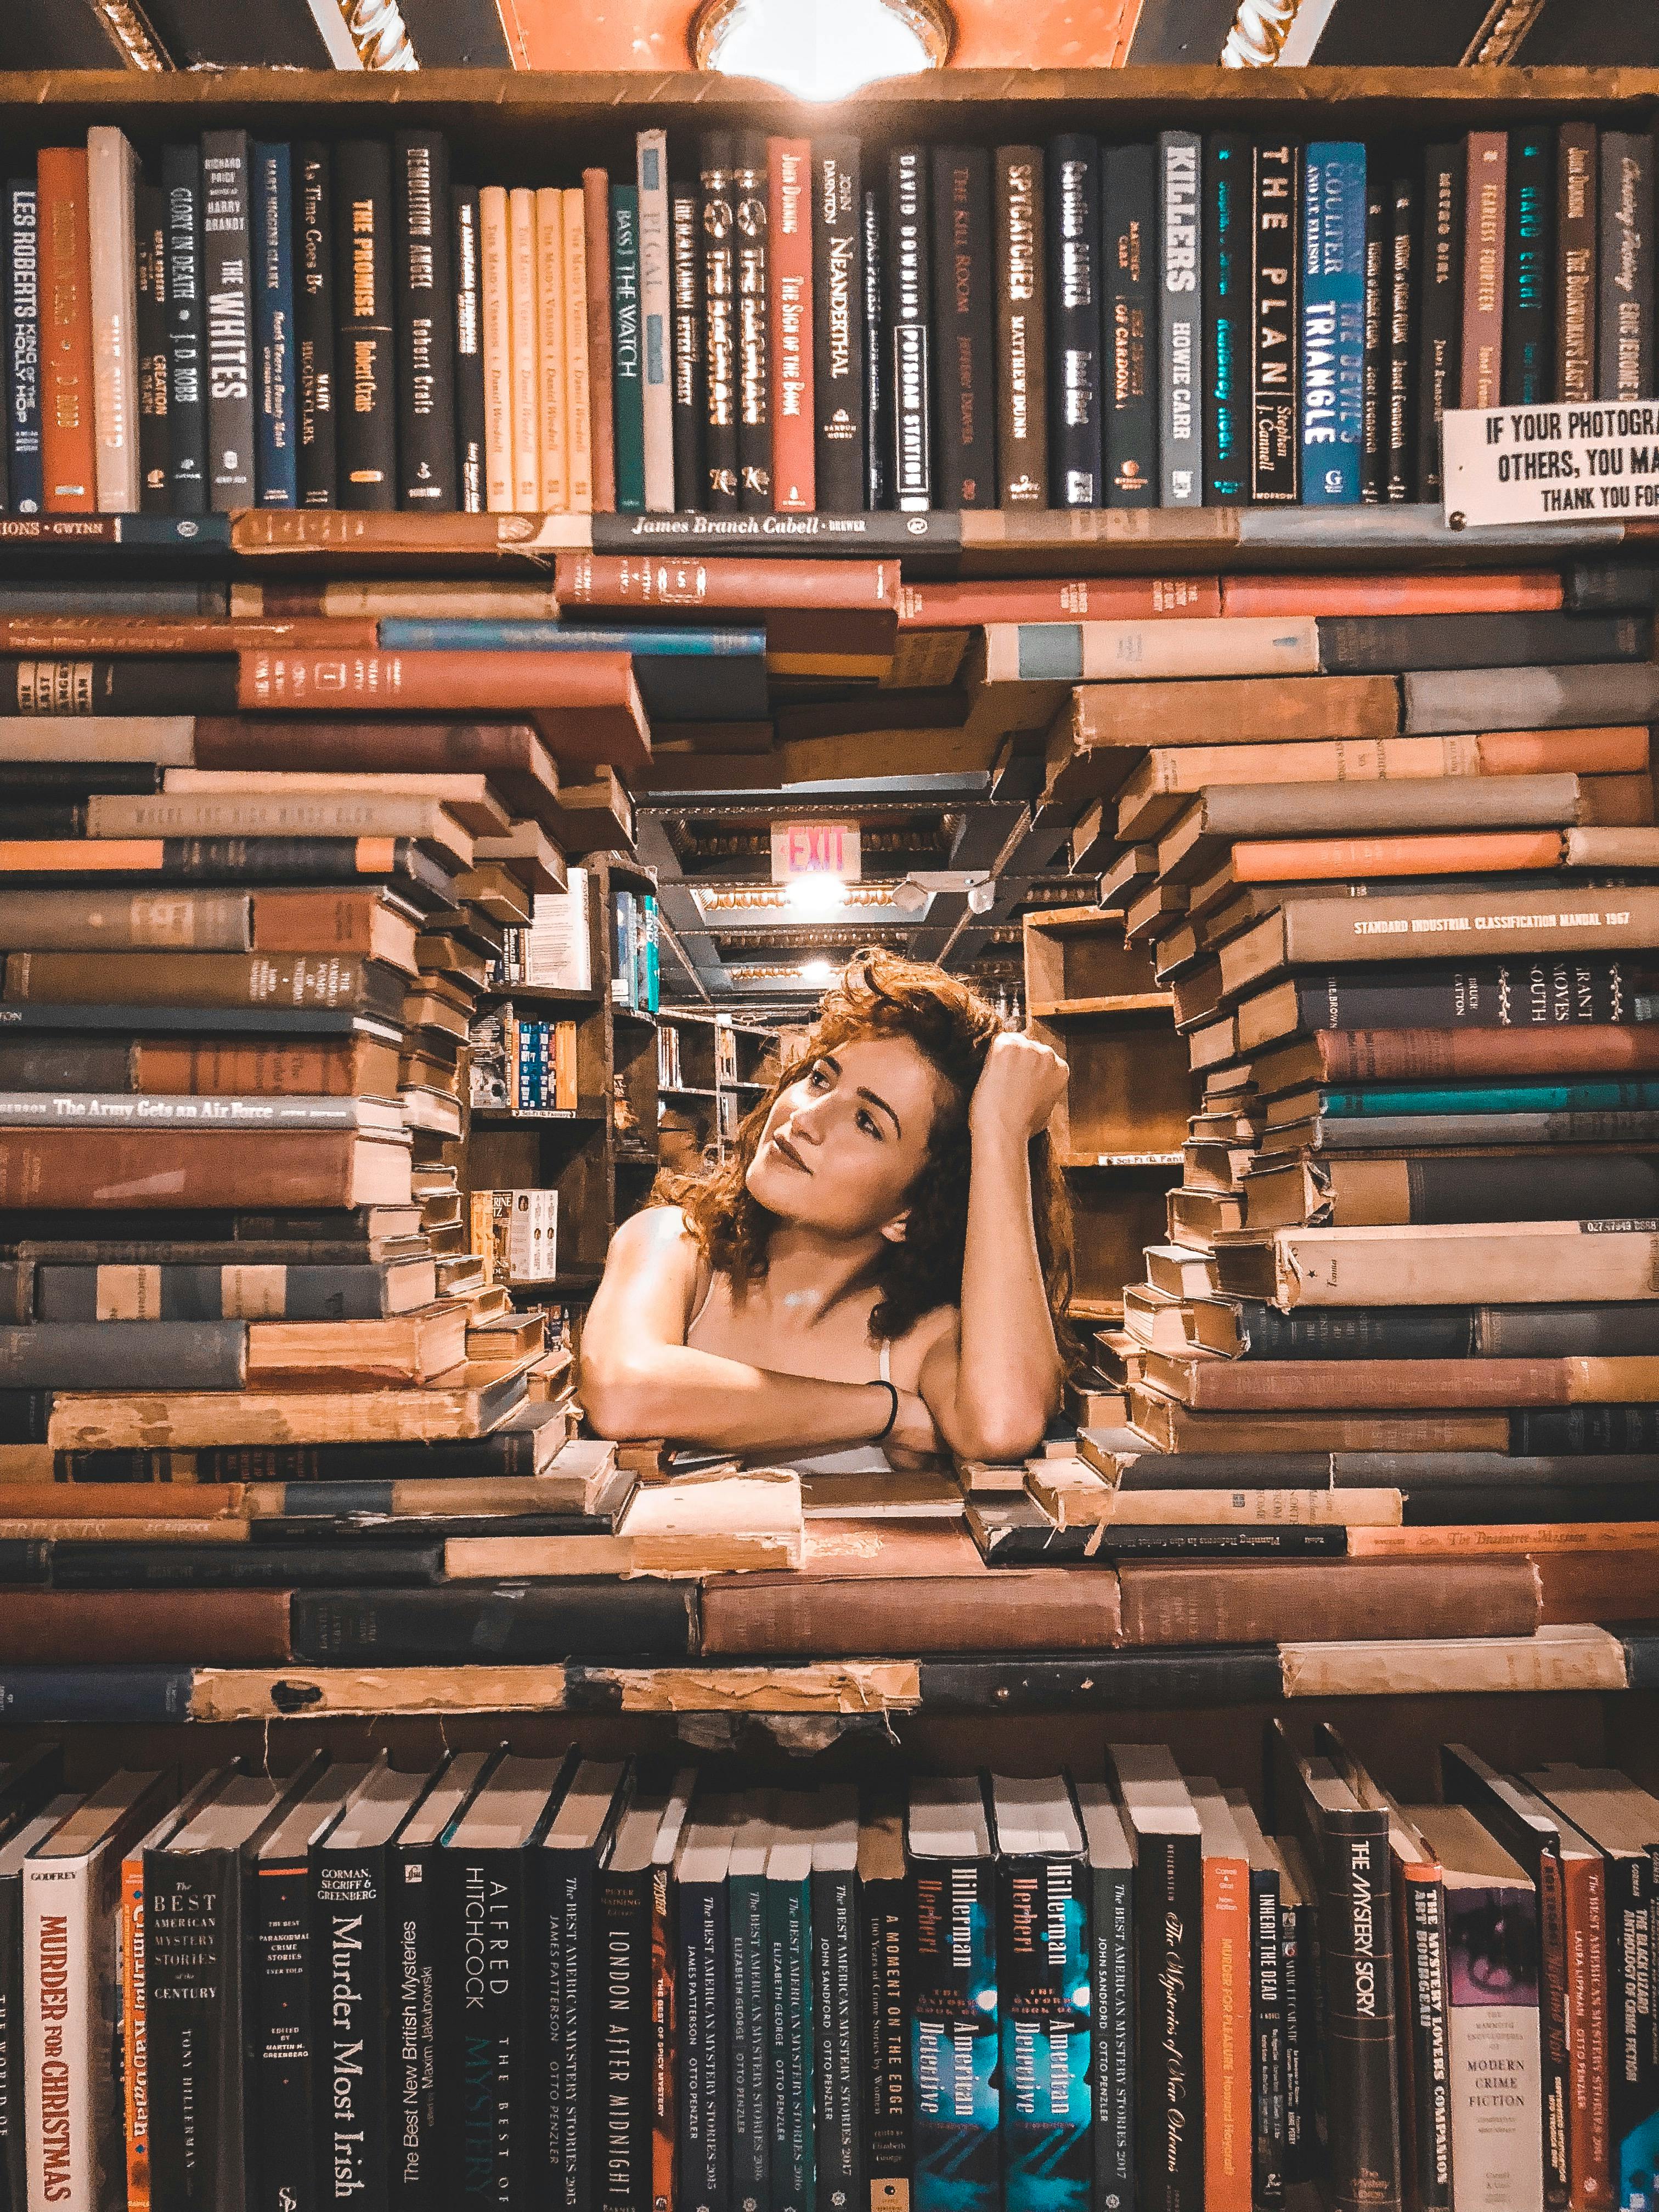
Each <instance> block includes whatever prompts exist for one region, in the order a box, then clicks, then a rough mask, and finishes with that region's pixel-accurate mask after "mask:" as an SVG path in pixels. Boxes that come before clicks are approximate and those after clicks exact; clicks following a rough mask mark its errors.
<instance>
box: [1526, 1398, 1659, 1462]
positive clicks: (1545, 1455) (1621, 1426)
mask: <svg viewBox="0 0 1659 2212" xmlns="http://www.w3.org/2000/svg"><path fill="white" fill-rule="evenodd" d="M1510 1451H1511V1452H1514V1453H1517V1454H1520V1455H1523V1456H1525V1457H1528V1458H1533V1457H1537V1458H1541V1459H1558V1458H1559V1459H1577V1458H1581V1457H1585V1456H1588V1455H1590V1454H1599V1453H1603V1452H1606V1453H1615V1452H1616V1453H1626V1452H1654V1451H1659V1407H1656V1406H1647V1405H1641V1406H1532V1407H1526V1408H1525V1409H1523V1410H1522V1411H1521V1412H1519V1413H1511V1414H1510Z"/></svg>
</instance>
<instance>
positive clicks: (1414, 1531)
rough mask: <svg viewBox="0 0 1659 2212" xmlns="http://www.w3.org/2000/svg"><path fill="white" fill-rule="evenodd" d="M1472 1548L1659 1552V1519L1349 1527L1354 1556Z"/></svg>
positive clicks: (1531, 1553) (1539, 1553) (1441, 1554)
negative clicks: (1426, 1526)
mask: <svg viewBox="0 0 1659 2212" xmlns="http://www.w3.org/2000/svg"><path fill="white" fill-rule="evenodd" d="M1470 1552H1482V1553H1500V1552H1501V1553H1509V1552H1513V1553H1524V1554H1525V1555H1526V1556H1527V1557H1528V1558H1539V1557H1550V1556H1567V1555H1572V1554H1582V1555H1584V1556H1590V1555H1594V1554H1598V1553H1600V1554H1605V1553H1624V1552H1630V1553H1638V1552H1640V1553H1650V1552H1659V1521H1517V1522H1482V1523H1480V1524H1478V1525H1471V1526H1460V1527H1449V1528H1350V1529H1349V1531H1348V1557H1349V1558H1350V1559H1452V1558H1455V1557H1458V1556H1460V1555H1462V1554H1466V1553H1470Z"/></svg>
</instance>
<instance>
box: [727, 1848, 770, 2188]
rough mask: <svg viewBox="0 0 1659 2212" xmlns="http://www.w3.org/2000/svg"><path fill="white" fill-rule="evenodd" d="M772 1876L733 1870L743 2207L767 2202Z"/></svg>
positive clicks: (736, 2174) (736, 2161)
mask: <svg viewBox="0 0 1659 2212" xmlns="http://www.w3.org/2000/svg"><path fill="white" fill-rule="evenodd" d="M767 1887H768V1885H767V1881H766V1877H765V1876H764V1875H763V1874H761V1873H758V1872H757V1873H754V1874H744V1875H738V1874H733V1875H731V1876H730V1877H729V1879H728V1880H727V1882H726V1897H727V1905H728V1909H729V1911H730V1914H731V1922H730V1929H731V1933H730V1939H729V1940H730V1945H731V1961H732V1964H731V1977H732V1978H731V1989H732V2004H731V2010H730V2013H729V2015H728V2027H727V2033H728V2034H729V2036H730V2039H731V2042H730V2049H731V2064H732V2197H733V2200H734V2202H735V2203H737V2204H738V2205H739V2206H747V2205H750V2204H751V2203H752V2204H753V2205H755V2206H756V2207H757V2208H760V2207H763V2206H764V2205H765V2203H766V2202H767V2150H768V2147H769V2144H770V2142H771V2137H772V2130H771V2126H770V2124H769V2118H770V2115H769V2098H768V2093H767V2091H768V2081H769V2063H768V2062H769V2056H770V2053H769V2037H768V2033H767V2009H768V2008H767V1954H768V1943H767V1939H768V1934H769V1929H768V1926H767Z"/></svg>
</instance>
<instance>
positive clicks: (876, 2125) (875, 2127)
mask: <svg viewBox="0 0 1659 2212" xmlns="http://www.w3.org/2000/svg"><path fill="white" fill-rule="evenodd" d="M909 1925H910V1922H909V1916H908V1901H907V1899H906V1897H905V1885H904V1882H903V1881H902V1880H896V1881H867V1882H866V1883H865V1884H864V1885H863V1888H862V1892H861V1895H860V1962H861V1973H862V1980H863V1996H862V2010H863V2021H864V2032H865V2068H866V2075H865V2079H866V2092H867V2093H866V2102H865V2106H864V2112H863V2119H864V2162H865V2170H866V2173H867V2174H868V2176H869V2183H870V2196H869V2212H889V2208H899V2207H902V2206H903V2205H904V2204H906V2203H908V2201H909V2197H910V2184H911V2173H912V2156H911V2112H912V2103H913V2096H912V2087H911V2073H910V2046H909V2038H910V1988H911V1979H912V1965H913V1961H912V1957H911V1952H910V1948H909V1942H908V1933H907V1931H908V1928H909ZM860 2212H862V2207H860Z"/></svg>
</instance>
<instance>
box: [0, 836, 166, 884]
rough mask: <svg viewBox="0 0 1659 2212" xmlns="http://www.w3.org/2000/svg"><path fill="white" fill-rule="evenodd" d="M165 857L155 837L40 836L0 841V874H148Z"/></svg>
mask: <svg viewBox="0 0 1659 2212" xmlns="http://www.w3.org/2000/svg"><path fill="white" fill-rule="evenodd" d="M166 858H167V848H166V847H165V846H164V845H163V844H162V842H161V839H160V838H159V837H87V838H71V837H40V838H28V839H22V840H13V839H7V840H5V841H4V842H0V876H3V875H7V874H14V875H27V876H33V875H57V874H58V873H60V872H61V873H63V874H64V875H72V876H86V875H91V874H93V873H94V872H96V873H98V874H100V875H117V876H124V875H149V874H150V873H151V872H153V871H155V870H156V869H159V868H160V867H161V865H162V863H163V861H164V860H166Z"/></svg>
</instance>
